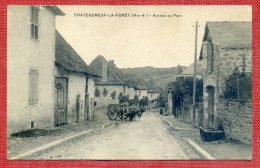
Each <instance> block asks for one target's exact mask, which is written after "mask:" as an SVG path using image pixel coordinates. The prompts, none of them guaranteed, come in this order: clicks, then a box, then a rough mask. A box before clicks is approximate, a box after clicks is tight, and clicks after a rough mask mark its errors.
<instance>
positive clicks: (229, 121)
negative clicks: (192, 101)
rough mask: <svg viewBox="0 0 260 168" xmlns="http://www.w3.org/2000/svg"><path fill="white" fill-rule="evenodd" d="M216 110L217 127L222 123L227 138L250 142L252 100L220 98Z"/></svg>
mask: <svg viewBox="0 0 260 168" xmlns="http://www.w3.org/2000/svg"><path fill="white" fill-rule="evenodd" d="M217 111H218V117H217V120H218V122H217V124H218V125H217V127H221V125H222V127H223V129H224V132H225V136H226V137H227V138H232V139H236V140H239V141H241V142H243V143H246V144H252V101H238V100H223V99H221V100H220V101H219V104H218V106H217Z"/></svg>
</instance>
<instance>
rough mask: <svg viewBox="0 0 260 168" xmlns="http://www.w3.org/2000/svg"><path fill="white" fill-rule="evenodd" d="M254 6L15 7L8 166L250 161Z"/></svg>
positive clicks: (10, 9) (10, 16)
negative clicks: (71, 162)
mask: <svg viewBox="0 0 260 168" xmlns="http://www.w3.org/2000/svg"><path fill="white" fill-rule="evenodd" d="M252 131H253V130H252V6H251V5H207V6H204V5H164V6H149V5H142V6H138V5H128V6H126V5H115V6H113V5H56V6H54V5H7V137H6V141H7V142H6V143H7V148H6V155H7V159H8V160H252Z"/></svg>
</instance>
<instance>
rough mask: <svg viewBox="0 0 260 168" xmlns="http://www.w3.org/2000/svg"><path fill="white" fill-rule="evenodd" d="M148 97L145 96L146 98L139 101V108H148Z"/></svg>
mask: <svg viewBox="0 0 260 168" xmlns="http://www.w3.org/2000/svg"><path fill="white" fill-rule="evenodd" d="M148 101H149V100H148V97H147V96H146V97H144V98H143V99H141V100H140V101H139V105H140V106H141V107H144V106H148Z"/></svg>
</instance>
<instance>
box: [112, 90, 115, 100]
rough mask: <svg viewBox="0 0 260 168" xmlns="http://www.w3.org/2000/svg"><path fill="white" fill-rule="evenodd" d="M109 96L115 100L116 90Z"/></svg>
mask: <svg viewBox="0 0 260 168" xmlns="http://www.w3.org/2000/svg"><path fill="white" fill-rule="evenodd" d="M111 97H112V99H113V100H115V98H116V91H113V92H112V93H111Z"/></svg>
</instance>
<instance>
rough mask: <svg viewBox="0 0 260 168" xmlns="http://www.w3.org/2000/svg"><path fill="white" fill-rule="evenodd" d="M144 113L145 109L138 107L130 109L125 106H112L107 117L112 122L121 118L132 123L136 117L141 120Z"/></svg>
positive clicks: (109, 107)
mask: <svg viewBox="0 0 260 168" xmlns="http://www.w3.org/2000/svg"><path fill="white" fill-rule="evenodd" d="M143 112H144V108H140V107H137V106H130V107H128V106H127V105H125V104H123V105H122V104H110V105H109V106H108V109H107V116H108V118H109V119H110V120H116V119H117V118H118V117H119V118H120V119H121V120H126V119H127V118H129V120H130V121H132V120H135V116H136V115H137V116H138V117H139V118H140V117H141V116H142V113H143Z"/></svg>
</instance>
